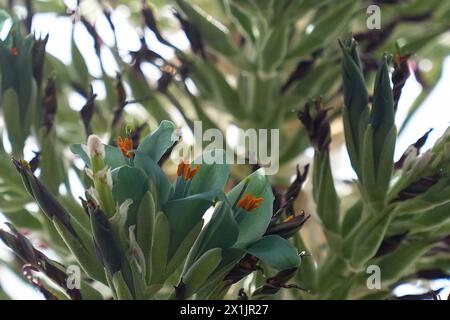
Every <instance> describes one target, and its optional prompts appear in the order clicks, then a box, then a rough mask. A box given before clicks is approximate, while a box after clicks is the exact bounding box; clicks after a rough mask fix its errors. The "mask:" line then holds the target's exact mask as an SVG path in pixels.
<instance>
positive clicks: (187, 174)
mask: <svg viewBox="0 0 450 320" xmlns="http://www.w3.org/2000/svg"><path fill="white" fill-rule="evenodd" d="M199 169H200V165H198V164H197V165H196V166H195V167H194V168H191V164H190V163H185V162H184V160H181V161H180V163H179V164H178V169H177V176H179V177H181V176H183V179H184V180H186V181H187V180H192V178H194V176H195V174H196V173H197V172H198V170H199Z"/></svg>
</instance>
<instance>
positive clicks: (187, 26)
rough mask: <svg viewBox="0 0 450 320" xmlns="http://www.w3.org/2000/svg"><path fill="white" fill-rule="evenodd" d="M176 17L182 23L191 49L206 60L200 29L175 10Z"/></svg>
mask: <svg viewBox="0 0 450 320" xmlns="http://www.w3.org/2000/svg"><path fill="white" fill-rule="evenodd" d="M173 14H174V16H175V17H176V18H177V19H178V21H179V22H180V25H181V28H182V29H183V31H184V33H185V34H186V37H187V39H188V40H189V43H190V44H191V49H192V51H193V52H194V53H195V54H198V55H200V56H201V57H202V58H203V59H206V52H205V48H204V45H203V39H202V35H201V33H200V31H199V30H198V28H197V27H196V26H195V25H194V24H193V23H191V22H190V21H188V20H186V19H184V18H183V17H182V16H181V15H180V14H179V13H178V12H177V11H176V10H173Z"/></svg>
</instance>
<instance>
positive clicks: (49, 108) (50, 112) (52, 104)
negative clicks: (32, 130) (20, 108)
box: [42, 78, 57, 135]
mask: <svg viewBox="0 0 450 320" xmlns="http://www.w3.org/2000/svg"><path fill="white" fill-rule="evenodd" d="M42 107H43V109H44V114H43V125H44V128H45V135H48V134H49V133H50V131H51V130H52V128H53V124H54V122H55V115H56V109H57V99H56V81H55V79H54V78H49V79H48V81H47V86H46V87H45V91H44V96H43V97H42Z"/></svg>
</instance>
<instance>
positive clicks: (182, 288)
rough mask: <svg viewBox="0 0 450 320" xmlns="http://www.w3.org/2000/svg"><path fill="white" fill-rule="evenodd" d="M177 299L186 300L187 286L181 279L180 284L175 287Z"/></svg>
mask: <svg viewBox="0 0 450 320" xmlns="http://www.w3.org/2000/svg"><path fill="white" fill-rule="evenodd" d="M174 288H175V298H176V299H177V300H186V285H185V284H184V282H183V279H181V281H180V283H179V284H178V285H176V286H175V287H174Z"/></svg>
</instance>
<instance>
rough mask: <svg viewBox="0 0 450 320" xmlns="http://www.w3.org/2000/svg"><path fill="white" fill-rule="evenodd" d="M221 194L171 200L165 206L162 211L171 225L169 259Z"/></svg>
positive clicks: (210, 192)
mask: <svg viewBox="0 0 450 320" xmlns="http://www.w3.org/2000/svg"><path fill="white" fill-rule="evenodd" d="M220 194H221V191H220V190H212V191H209V192H205V193H200V194H196V195H192V196H188V197H186V198H182V199H176V200H171V201H168V202H167V203H165V204H164V205H163V208H162V209H163V211H164V213H165V214H166V216H167V219H168V221H169V225H170V234H171V238H170V247H169V248H170V249H169V258H171V257H172V254H173V253H174V252H175V250H176V249H177V248H178V246H179V245H180V244H181V242H182V241H183V240H184V239H185V238H186V237H187V235H188V234H189V232H190V231H191V230H192V229H193V228H194V227H195V225H197V224H198V222H199V221H200V220H201V219H202V217H203V215H204V214H205V212H206V210H207V209H208V208H210V207H211V205H212V204H213V203H214V201H215V199H216V198H217V197H218V196H219V195H220Z"/></svg>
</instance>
